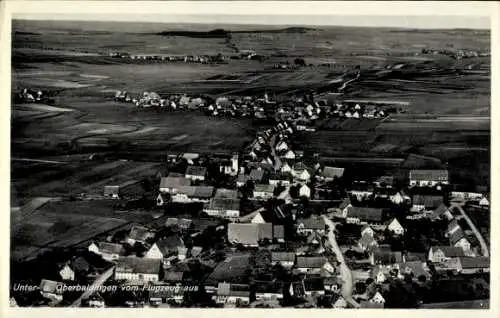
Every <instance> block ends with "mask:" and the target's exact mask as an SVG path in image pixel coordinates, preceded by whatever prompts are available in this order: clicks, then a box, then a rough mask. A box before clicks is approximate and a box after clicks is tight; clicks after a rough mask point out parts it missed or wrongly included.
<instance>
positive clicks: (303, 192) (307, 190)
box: [299, 184, 311, 198]
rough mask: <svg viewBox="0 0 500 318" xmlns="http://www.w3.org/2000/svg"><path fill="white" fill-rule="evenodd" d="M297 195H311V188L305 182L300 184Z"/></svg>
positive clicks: (308, 196) (307, 196)
mask: <svg viewBox="0 0 500 318" xmlns="http://www.w3.org/2000/svg"><path fill="white" fill-rule="evenodd" d="M299 196H300V197H306V198H310V197H311V189H310V188H309V187H308V186H307V185H305V184H304V185H302V186H301V187H300V188H299Z"/></svg>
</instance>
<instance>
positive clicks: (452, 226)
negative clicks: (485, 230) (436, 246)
mask: <svg viewBox="0 0 500 318" xmlns="http://www.w3.org/2000/svg"><path fill="white" fill-rule="evenodd" d="M460 229H461V228H460V225H459V224H458V220H457V219H455V218H454V219H452V220H451V221H450V223H448V228H447V229H446V233H445V236H446V237H450V236H451V235H452V234H453V233H455V232H456V231H458V230H460Z"/></svg>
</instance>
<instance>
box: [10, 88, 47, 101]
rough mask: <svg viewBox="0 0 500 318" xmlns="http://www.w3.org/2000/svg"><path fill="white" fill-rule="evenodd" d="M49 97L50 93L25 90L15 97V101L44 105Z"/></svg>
mask: <svg viewBox="0 0 500 318" xmlns="http://www.w3.org/2000/svg"><path fill="white" fill-rule="evenodd" d="M48 95H49V94H48V92H43V91H41V90H32V89H29V88H24V89H22V91H21V92H19V93H17V94H16V95H15V96H14V101H15V102H18V103H43V102H47V101H48V100H49V96H48Z"/></svg>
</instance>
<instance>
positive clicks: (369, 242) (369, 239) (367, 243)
mask: <svg viewBox="0 0 500 318" xmlns="http://www.w3.org/2000/svg"><path fill="white" fill-rule="evenodd" d="M358 244H359V245H360V246H361V247H362V248H365V249H366V248H369V247H371V246H374V245H377V241H376V240H375V239H374V238H373V236H371V235H363V236H362V237H361V238H360V239H359V241H358Z"/></svg>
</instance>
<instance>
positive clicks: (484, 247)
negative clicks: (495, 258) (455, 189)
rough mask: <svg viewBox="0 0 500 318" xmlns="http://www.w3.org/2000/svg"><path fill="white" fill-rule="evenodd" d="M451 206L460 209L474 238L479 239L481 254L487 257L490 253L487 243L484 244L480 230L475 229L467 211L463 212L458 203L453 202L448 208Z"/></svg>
mask: <svg viewBox="0 0 500 318" xmlns="http://www.w3.org/2000/svg"><path fill="white" fill-rule="evenodd" d="M452 208H455V209H457V210H458V211H460V213H461V214H462V216H463V217H464V219H465V221H467V223H468V224H469V227H470V228H471V230H472V231H473V232H474V235H476V238H477V240H478V241H479V244H480V245H481V252H482V254H483V256H486V257H489V255H490V254H489V251H488V244H486V241H485V240H484V238H483V236H482V235H481V232H479V230H478V229H477V227H476V225H475V224H474V222H472V220H471V219H470V218H469V216H468V215H467V213H465V211H464V209H463V208H462V206H461V205H460V204H459V203H453V204H452V205H451V207H450V209H452Z"/></svg>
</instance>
